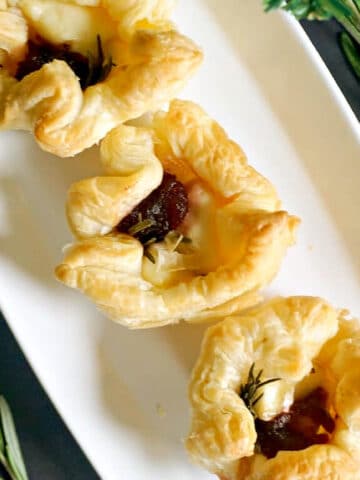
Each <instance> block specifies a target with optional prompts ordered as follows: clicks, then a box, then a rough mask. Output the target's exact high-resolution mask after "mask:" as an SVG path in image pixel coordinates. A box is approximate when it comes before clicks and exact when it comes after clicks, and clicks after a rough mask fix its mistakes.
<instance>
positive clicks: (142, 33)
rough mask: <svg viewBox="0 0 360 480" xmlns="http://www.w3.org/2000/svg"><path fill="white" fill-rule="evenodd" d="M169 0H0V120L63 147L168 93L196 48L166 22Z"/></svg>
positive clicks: (188, 68) (69, 149) (179, 83)
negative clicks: (134, 0)
mask: <svg viewBox="0 0 360 480" xmlns="http://www.w3.org/2000/svg"><path fill="white" fill-rule="evenodd" d="M172 6H173V1H172V0H140V1H136V2H133V1H129V0H63V1H61V0H6V1H5V2H4V1H3V2H1V3H0V128H2V129H21V130H28V131H31V132H33V134H34V136H35V139H36V141H37V142H38V144H39V145H40V146H41V148H43V149H44V150H47V151H49V152H51V153H53V154H55V155H58V156H60V157H69V156H73V155H75V154H77V153H79V152H81V151H83V150H84V149H86V148H88V147H91V146H92V145H94V144H96V143H98V142H99V140H101V139H102V138H103V137H104V136H105V135H106V134H107V133H108V132H109V131H110V130H111V129H113V128H114V127H116V126H117V125H119V124H121V123H123V122H125V121H127V120H129V119H132V118H136V117H138V116H141V115H143V114H144V113H145V112H147V111H149V110H154V109H157V108H160V107H161V106H162V105H163V104H164V103H165V102H168V101H169V100H170V99H171V98H173V97H174V96H176V94H178V93H179V91H180V90H181V89H182V88H183V86H184V85H185V83H186V82H187V81H188V80H189V78H190V77H191V76H192V75H193V74H194V73H195V71H196V69H197V68H198V67H199V65H200V64H201V62H202V52H201V50H200V49H199V48H198V47H197V46H196V45H195V44H194V43H193V42H192V41H191V40H190V39H188V38H187V37H185V36H183V35H181V34H180V33H178V32H177V31H176V29H175V28H174V26H173V24H172V23H171V22H170V21H169V15H170V12H171V10H172Z"/></svg>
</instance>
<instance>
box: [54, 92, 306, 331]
mask: <svg viewBox="0 0 360 480" xmlns="http://www.w3.org/2000/svg"><path fill="white" fill-rule="evenodd" d="M136 123H137V125H136V126H134V125H132V126H129V125H122V126H120V127H118V128H117V129H115V130H113V131H112V132H110V134H109V135H108V136H107V137H106V138H105V139H104V140H103V142H102V144H101V158H102V162H103V164H104V167H105V169H106V171H107V173H108V175H107V176H103V177H96V178H90V179H85V180H83V181H80V182H78V183H76V184H74V185H72V186H71V188H70V190H69V193H68V201H67V214H68V219H69V224H70V226H71V228H72V230H73V232H74V234H75V235H76V236H77V237H78V239H79V241H78V242H77V243H75V244H74V245H73V246H71V247H70V248H69V249H68V250H67V251H66V254H65V258H64V260H63V263H62V264H61V265H59V266H58V267H57V269H56V275H57V278H58V279H59V280H61V281H62V282H64V283H65V284H66V285H68V286H69V287H72V288H77V289H79V290H81V291H82V292H83V293H85V294H86V295H88V296H89V297H90V298H91V299H92V300H93V301H94V302H95V303H96V304H97V305H98V306H99V308H101V309H102V310H104V311H105V312H106V313H107V314H108V316H109V317H111V318H112V319H113V320H115V321H117V322H120V323H122V324H124V325H127V326H129V327H131V328H143V327H153V326H158V325H165V324H169V323H174V322H177V321H178V320H180V319H184V320H187V321H191V322H194V321H201V320H206V319H210V318H214V317H218V316H221V315H224V314H228V313H231V312H234V311H239V310H240V309H242V308H245V307H248V306H250V305H253V304H254V303H257V302H258V300H259V297H258V291H259V289H260V288H261V287H263V286H264V285H266V284H267V283H269V282H270V280H271V279H272V278H273V276H274V275H275V274H276V273H277V271H278V268H279V265H280V263H281V260H282V258H283V256H284V254H285V251H286V249H287V247H288V246H289V245H291V244H292V243H293V241H294V235H295V230H296V226H297V224H298V219H297V218H295V217H292V216H290V215H288V214H287V213H286V212H284V211H282V210H280V201H279V199H278V197H277V194H276V192H275V190H274V188H273V186H272V185H271V183H270V182H269V181H268V180H266V179H265V178H264V177H262V176H261V175H260V174H259V173H257V172H256V171H255V170H254V169H253V168H252V167H251V166H249V165H248V163H247V160H246V157H245V154H244V153H243V151H242V150H241V148H240V147H239V146H238V145H237V144H236V143H234V142H233V141H232V140H230V139H229V138H228V136H227V135H226V133H225V132H224V130H223V129H222V128H221V127H220V126H219V125H218V124H217V123H216V122H215V121H214V120H212V119H211V118H210V117H209V116H208V115H207V114H206V113H205V112H204V111H203V110H202V109H201V108H200V107H199V106H197V105H195V104H194V103H191V102H187V101H180V100H174V101H173V102H172V103H171V105H170V108H169V111H168V112H162V111H160V112H157V113H155V114H153V115H148V116H147V117H146V118H143V119H140V120H138V121H137V122H136Z"/></svg>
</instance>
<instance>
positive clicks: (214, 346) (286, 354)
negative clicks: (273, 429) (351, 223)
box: [186, 297, 360, 480]
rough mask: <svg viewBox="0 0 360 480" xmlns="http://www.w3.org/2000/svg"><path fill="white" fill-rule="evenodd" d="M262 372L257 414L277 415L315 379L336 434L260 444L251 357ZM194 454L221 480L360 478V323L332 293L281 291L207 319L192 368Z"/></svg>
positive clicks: (191, 449)
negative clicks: (266, 447) (244, 391)
mask: <svg viewBox="0 0 360 480" xmlns="http://www.w3.org/2000/svg"><path fill="white" fill-rule="evenodd" d="M254 363H255V365H256V369H262V370H263V375H262V377H263V379H264V380H266V379H270V378H273V377H277V378H280V379H281V380H279V381H275V382H273V383H271V384H268V385H266V386H264V387H263V388H262V393H263V397H262V398H261V399H260V400H259V401H258V402H257V403H256V405H255V407H254V410H255V416H257V417H258V418H260V419H263V420H266V421H268V420H270V419H272V418H273V417H275V415H277V414H279V413H280V412H283V411H287V410H288V409H289V407H290V406H291V404H292V403H293V401H294V398H299V397H302V396H304V395H305V394H306V393H308V392H309V391H311V390H313V389H314V388H316V387H319V386H320V387H322V388H324V389H325V391H326V392H327V394H328V409H329V411H330V412H331V414H332V417H333V419H334V426H335V428H334V430H333V432H332V433H331V435H330V436H329V439H328V442H327V443H326V444H322V445H319V444H317V445H311V446H308V447H307V448H304V449H302V450H295V451H290V449H289V450H280V451H279V452H278V453H277V454H276V456H274V457H273V458H266V457H265V456H264V455H263V454H262V453H257V452H259V450H260V452H261V448H260V449H259V447H258V445H256V440H257V431H256V427H255V422H254V416H253V415H252V414H251V412H250V410H249V409H248V406H247V405H246V404H245V402H244V401H243V399H242V398H241V397H240V395H239V391H240V388H241V385H244V384H245V383H246V382H247V377H248V373H249V369H250V368H251V365H252V364H254ZM189 396H190V402H191V406H192V426H191V430H190V434H189V436H188V438H187V440H186V448H187V450H188V452H189V454H190V456H191V458H192V459H193V461H194V462H196V463H199V464H200V465H202V466H204V467H205V468H206V469H208V470H210V471H211V472H214V473H216V474H217V475H218V476H219V477H220V478H221V479H223V480H225V479H226V480H240V479H241V480H305V479H306V480H310V479H311V480H320V479H325V478H326V479H329V480H335V479H336V480H337V479H340V478H341V479H342V480H345V479H346V480H356V479H358V478H360V441H359V440H360V325H359V323H358V322H357V321H355V320H348V319H346V318H345V312H343V311H339V310H335V309H334V308H332V307H331V306H330V305H328V304H327V303H326V302H325V301H324V300H321V299H319V298H312V297H292V298H287V299H284V298H279V299H275V300H273V301H270V302H269V303H266V304H264V305H261V306H259V307H256V308H254V309H252V310H250V311H247V312H246V313H243V314H242V315H240V316H233V317H228V318H226V319H225V320H223V321H222V322H220V323H218V324H217V325H215V326H212V327H210V328H209V329H208V331H207V332H206V334H205V338H204V340H203V344H202V349H201V353H200V356H199V359H198V361H197V363H196V365H195V368H194V370H193V373H192V378H191V383H190V389H189Z"/></svg>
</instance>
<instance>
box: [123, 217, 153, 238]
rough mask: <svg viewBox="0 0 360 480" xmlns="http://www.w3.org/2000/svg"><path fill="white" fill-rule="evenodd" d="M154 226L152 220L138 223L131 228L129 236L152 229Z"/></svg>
mask: <svg viewBox="0 0 360 480" xmlns="http://www.w3.org/2000/svg"><path fill="white" fill-rule="evenodd" d="M154 224H155V222H154V220H151V219H150V218H148V219H146V220H140V221H139V222H138V223H136V224H135V225H133V226H132V227H130V228H129V230H128V234H129V235H136V234H137V233H139V232H142V231H143V230H145V229H147V228H149V227H152V226H153V225H154Z"/></svg>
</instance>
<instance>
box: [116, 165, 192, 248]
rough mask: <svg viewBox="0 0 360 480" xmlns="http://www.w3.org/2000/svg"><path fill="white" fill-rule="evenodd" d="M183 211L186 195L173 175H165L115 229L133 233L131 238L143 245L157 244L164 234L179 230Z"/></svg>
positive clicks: (181, 185)
mask: <svg viewBox="0 0 360 480" xmlns="http://www.w3.org/2000/svg"><path fill="white" fill-rule="evenodd" d="M187 212H188V196H187V193H186V190H185V187H184V185H183V184H182V183H180V182H179V181H178V180H176V177H175V176H174V175H171V174H170V173H166V172H165V173H164V176H163V179H162V182H161V184H160V185H159V187H158V188H157V189H156V190H154V191H153V192H152V193H151V194H150V195H149V196H148V197H146V198H145V199H144V200H143V201H142V202H141V203H140V204H139V205H138V206H137V207H135V208H134V210H133V211H132V212H131V213H130V214H129V215H128V216H127V217H125V218H124V219H123V220H121V222H120V223H119V225H118V226H117V230H118V231H119V232H124V233H129V234H132V231H133V230H136V233H133V236H134V237H136V238H137V239H138V240H140V242H141V243H143V244H145V243H147V242H149V241H161V240H163V239H164V237H165V236H166V234H167V233H169V232H170V231H171V230H175V229H176V228H178V227H179V225H180V224H181V223H182V221H183V220H184V218H185V215H186V214H187ZM141 224H143V225H144V228H141ZM137 226H139V228H140V229H139V228H136V227H137Z"/></svg>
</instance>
